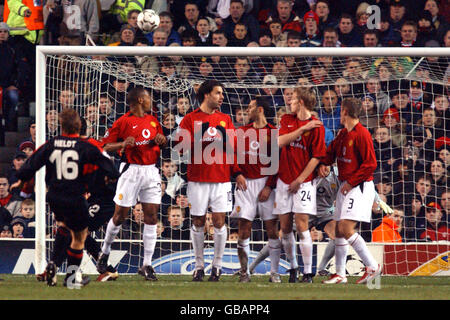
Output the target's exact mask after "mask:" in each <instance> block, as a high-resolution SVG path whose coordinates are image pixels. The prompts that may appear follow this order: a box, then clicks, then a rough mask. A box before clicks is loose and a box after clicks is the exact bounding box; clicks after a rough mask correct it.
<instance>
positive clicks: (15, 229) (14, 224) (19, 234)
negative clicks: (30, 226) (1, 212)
mask: <svg viewBox="0 0 450 320" xmlns="http://www.w3.org/2000/svg"><path fill="white" fill-rule="evenodd" d="M25 226H26V225H25V221H24V220H23V219H22V218H19V217H18V218H15V219H13V221H11V229H12V237H13V238H24V232H25Z"/></svg>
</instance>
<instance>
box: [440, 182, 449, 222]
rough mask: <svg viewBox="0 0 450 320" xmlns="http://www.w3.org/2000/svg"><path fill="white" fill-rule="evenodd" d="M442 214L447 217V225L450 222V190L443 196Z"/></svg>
mask: <svg viewBox="0 0 450 320" xmlns="http://www.w3.org/2000/svg"><path fill="white" fill-rule="evenodd" d="M440 198H441V202H440V203H441V207H442V213H443V214H444V215H445V216H446V217H447V225H448V223H449V222H450V220H449V219H450V216H449V215H450V190H446V191H444V192H443V193H442V194H441V197H440Z"/></svg>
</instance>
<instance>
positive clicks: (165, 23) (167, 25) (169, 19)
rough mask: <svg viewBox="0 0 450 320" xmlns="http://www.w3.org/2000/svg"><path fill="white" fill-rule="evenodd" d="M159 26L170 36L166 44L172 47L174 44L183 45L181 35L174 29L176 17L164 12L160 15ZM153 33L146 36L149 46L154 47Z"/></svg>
mask: <svg viewBox="0 0 450 320" xmlns="http://www.w3.org/2000/svg"><path fill="white" fill-rule="evenodd" d="M159 19H160V22H159V26H158V28H161V29H162V30H164V31H166V33H167V34H168V36H167V41H166V44H165V45H167V46H170V45H171V44H172V43H178V44H179V45H181V36H180V34H179V33H178V32H177V31H176V30H175V29H174V28H173V25H174V17H173V15H172V14H171V13H170V12H167V11H164V12H161V13H160V14H159ZM153 33H154V31H152V32H150V33H148V34H146V35H145V37H146V38H147V41H148V43H149V45H154V43H153Z"/></svg>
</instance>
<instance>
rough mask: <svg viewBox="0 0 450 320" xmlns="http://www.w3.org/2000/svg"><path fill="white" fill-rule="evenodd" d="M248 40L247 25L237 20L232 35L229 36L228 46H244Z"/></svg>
mask: <svg viewBox="0 0 450 320" xmlns="http://www.w3.org/2000/svg"><path fill="white" fill-rule="evenodd" d="M249 42H250V38H249V36H248V30H247V26H246V25H245V24H244V23H242V22H238V23H236V24H235V26H234V30H233V35H232V37H231V38H230V42H229V46H230V47H246V46H247V45H248V44H249Z"/></svg>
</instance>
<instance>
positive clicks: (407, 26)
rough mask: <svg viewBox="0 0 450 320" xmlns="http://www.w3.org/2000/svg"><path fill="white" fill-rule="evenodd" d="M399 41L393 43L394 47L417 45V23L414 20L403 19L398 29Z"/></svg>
mask: <svg viewBox="0 0 450 320" xmlns="http://www.w3.org/2000/svg"><path fill="white" fill-rule="evenodd" d="M400 36H401V40H400V42H397V43H395V44H394V45H393V46H394V47H403V48H410V47H417V46H418V44H417V24H416V23H415V22H414V21H411V20H408V21H405V22H404V23H403V25H402V27H401V29H400Z"/></svg>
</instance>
